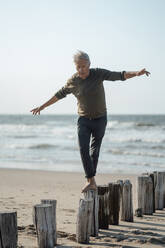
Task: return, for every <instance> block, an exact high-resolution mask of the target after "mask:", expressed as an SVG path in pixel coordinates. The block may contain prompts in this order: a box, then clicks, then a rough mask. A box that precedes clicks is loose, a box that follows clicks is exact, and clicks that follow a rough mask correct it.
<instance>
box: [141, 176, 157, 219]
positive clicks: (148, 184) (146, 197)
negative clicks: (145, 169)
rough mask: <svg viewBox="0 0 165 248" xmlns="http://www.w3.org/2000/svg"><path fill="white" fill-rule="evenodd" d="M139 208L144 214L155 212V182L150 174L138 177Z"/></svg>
mask: <svg viewBox="0 0 165 248" xmlns="http://www.w3.org/2000/svg"><path fill="white" fill-rule="evenodd" d="M138 208H141V209H142V213H143V214H153V182H152V179H151V177H150V176H139V177H138Z"/></svg>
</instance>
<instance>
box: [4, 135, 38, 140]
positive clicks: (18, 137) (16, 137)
mask: <svg viewBox="0 0 165 248" xmlns="http://www.w3.org/2000/svg"><path fill="white" fill-rule="evenodd" d="M7 137H9V138H15V139H31V138H36V137H38V135H7Z"/></svg>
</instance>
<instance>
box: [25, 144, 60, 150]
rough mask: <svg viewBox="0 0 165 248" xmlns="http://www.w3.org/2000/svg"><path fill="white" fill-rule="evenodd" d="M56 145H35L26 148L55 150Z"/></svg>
mask: <svg viewBox="0 0 165 248" xmlns="http://www.w3.org/2000/svg"><path fill="white" fill-rule="evenodd" d="M55 147H57V145H52V144H37V145H31V146H29V147H28V148H29V149H50V148H55Z"/></svg>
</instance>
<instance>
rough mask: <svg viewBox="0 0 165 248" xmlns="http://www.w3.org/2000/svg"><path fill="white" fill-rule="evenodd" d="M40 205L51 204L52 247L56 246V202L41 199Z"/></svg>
mask: <svg viewBox="0 0 165 248" xmlns="http://www.w3.org/2000/svg"><path fill="white" fill-rule="evenodd" d="M41 204H51V205H52V207H53V222H54V245H56V244H57V224H56V207H57V200H51V199H42V200H41Z"/></svg>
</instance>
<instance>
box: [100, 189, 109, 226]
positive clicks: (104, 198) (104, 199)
mask: <svg viewBox="0 0 165 248" xmlns="http://www.w3.org/2000/svg"><path fill="white" fill-rule="evenodd" d="M97 189H98V197H99V229H108V225H109V205H108V186H107V185H98V186H97Z"/></svg>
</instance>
